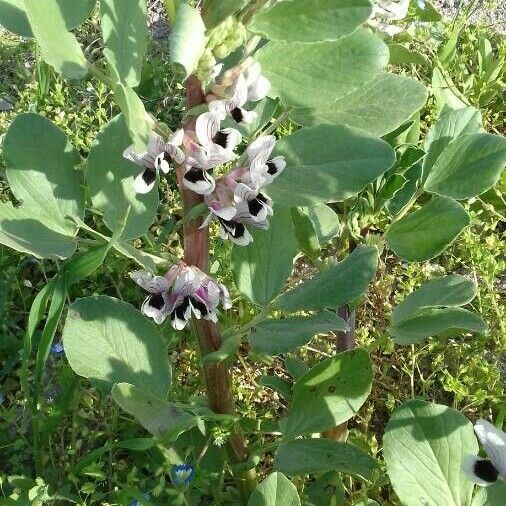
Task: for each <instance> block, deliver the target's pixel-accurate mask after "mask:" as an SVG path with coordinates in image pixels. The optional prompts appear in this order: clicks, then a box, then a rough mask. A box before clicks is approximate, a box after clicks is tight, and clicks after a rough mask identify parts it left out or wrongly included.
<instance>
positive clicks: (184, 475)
mask: <svg viewBox="0 0 506 506" xmlns="http://www.w3.org/2000/svg"><path fill="white" fill-rule="evenodd" d="M194 474H195V470H194V469H193V466H191V465H190V464H179V465H174V466H172V469H171V473H170V479H171V480H172V483H173V484H174V485H183V484H184V485H188V483H190V481H192V480H193V476H194Z"/></svg>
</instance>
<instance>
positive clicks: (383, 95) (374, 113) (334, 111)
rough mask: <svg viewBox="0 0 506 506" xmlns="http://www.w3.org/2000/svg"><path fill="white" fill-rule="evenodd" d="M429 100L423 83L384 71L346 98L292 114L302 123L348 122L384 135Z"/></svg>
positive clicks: (301, 109)
mask: <svg viewBox="0 0 506 506" xmlns="http://www.w3.org/2000/svg"><path fill="white" fill-rule="evenodd" d="M426 100H427V90H426V89H425V87H424V86H423V85H422V84H421V83H420V82H418V81H416V80H415V79H411V78H409V77H403V76H398V75H395V74H386V73H381V74H379V75H377V76H376V77H374V79H371V80H369V81H368V82H366V83H364V85H363V86H360V87H358V88H357V89H355V90H353V91H352V92H350V93H348V94H347V95H345V96H344V97H342V98H339V99H337V100H333V101H331V102H329V103H326V104H322V105H320V106H317V107H306V108H295V109H293V111H291V113H290V117H291V118H293V120H294V121H295V122H296V123H298V124H300V125H305V126H313V125H319V124H322V123H323V124H331V125H333V124H335V123H344V124H346V125H349V126H352V127H356V128H360V129H362V130H366V131H368V132H371V133H373V134H375V135H378V136H383V135H385V134H387V133H388V132H391V131H393V130H395V129H396V128H397V127H399V126H400V125H402V124H403V123H404V122H405V121H406V120H407V119H409V118H410V117H411V116H412V115H413V113H414V112H415V111H418V110H419V109H420V108H421V107H423V105H424V104H425V102H426Z"/></svg>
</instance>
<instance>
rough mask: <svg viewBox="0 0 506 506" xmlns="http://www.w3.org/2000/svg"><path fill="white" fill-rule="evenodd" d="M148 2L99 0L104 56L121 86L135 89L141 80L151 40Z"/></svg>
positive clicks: (138, 0)
mask: <svg viewBox="0 0 506 506" xmlns="http://www.w3.org/2000/svg"><path fill="white" fill-rule="evenodd" d="M146 17H147V4H146V0H100V19H101V22H100V26H101V28H102V36H103V39H104V44H105V48H104V56H105V57H106V59H107V61H108V62H109V63H110V64H111V65H112V66H113V67H114V68H115V70H116V72H117V74H118V76H119V80H120V82H121V83H123V84H125V85H127V86H130V87H131V88H134V87H135V86H137V85H138V84H139V82H140V80H141V72H142V64H143V61H144V55H145V53H146V48H147V41H148V25H147V19H146Z"/></svg>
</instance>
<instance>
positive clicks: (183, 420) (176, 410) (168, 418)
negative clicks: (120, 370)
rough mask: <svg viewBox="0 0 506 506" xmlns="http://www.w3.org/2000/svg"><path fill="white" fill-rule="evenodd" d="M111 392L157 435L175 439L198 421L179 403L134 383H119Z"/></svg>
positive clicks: (115, 398) (127, 409)
mask: <svg viewBox="0 0 506 506" xmlns="http://www.w3.org/2000/svg"><path fill="white" fill-rule="evenodd" d="M111 394H112V397H113V399H114V400H115V401H116V402H117V403H118V404H119V405H120V407H121V408H122V409H124V410H125V411H126V412H127V413H130V414H131V415H132V416H134V417H135V418H136V420H137V421H138V422H139V423H140V424H141V425H142V426H143V427H144V428H145V429H146V430H148V431H149V432H151V434H153V435H154V436H156V437H163V438H164V439H165V438H166V439H167V440H169V441H174V440H176V439H177V437H178V436H179V434H181V433H182V432H184V431H186V430H189V429H191V428H192V427H194V426H195V425H196V423H197V420H196V418H195V417H194V416H193V415H190V414H188V413H186V412H185V411H183V410H182V409H181V407H180V406H179V405H178V404H174V403H172V402H167V401H166V400H164V399H161V398H160V397H156V396H154V395H150V394H148V393H147V392H144V391H142V390H141V389H140V388H137V387H135V386H134V385H130V384H128V383H117V384H115V385H114V386H113V387H112V392H111Z"/></svg>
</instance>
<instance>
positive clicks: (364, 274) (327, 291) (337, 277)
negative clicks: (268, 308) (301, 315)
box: [275, 246, 378, 311]
mask: <svg viewBox="0 0 506 506" xmlns="http://www.w3.org/2000/svg"><path fill="white" fill-rule="evenodd" d="M377 263H378V250H377V249H376V248H375V247H374V246H359V247H358V248H357V249H356V250H355V251H354V252H353V253H351V255H349V256H348V257H346V259H345V260H343V261H342V262H340V263H338V264H337V265H335V266H333V267H329V268H327V269H326V270H324V271H322V272H320V273H318V274H317V275H316V276H315V277H314V278H313V279H310V280H309V281H305V282H303V283H300V284H299V285H297V286H296V287H295V288H293V289H292V290H289V291H288V292H286V293H284V294H283V295H282V296H281V297H279V299H278V300H277V301H276V304H275V306H276V307H277V308H279V309H281V310H283V311H300V310H317V309H325V308H337V307H339V306H342V305H343V304H346V303H347V302H351V301H353V300H355V299H356V298H358V297H359V296H360V295H362V293H363V292H364V291H365V290H366V289H367V286H368V285H369V283H370V282H371V280H372V278H373V277H374V275H375V273H376V267H377Z"/></svg>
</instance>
